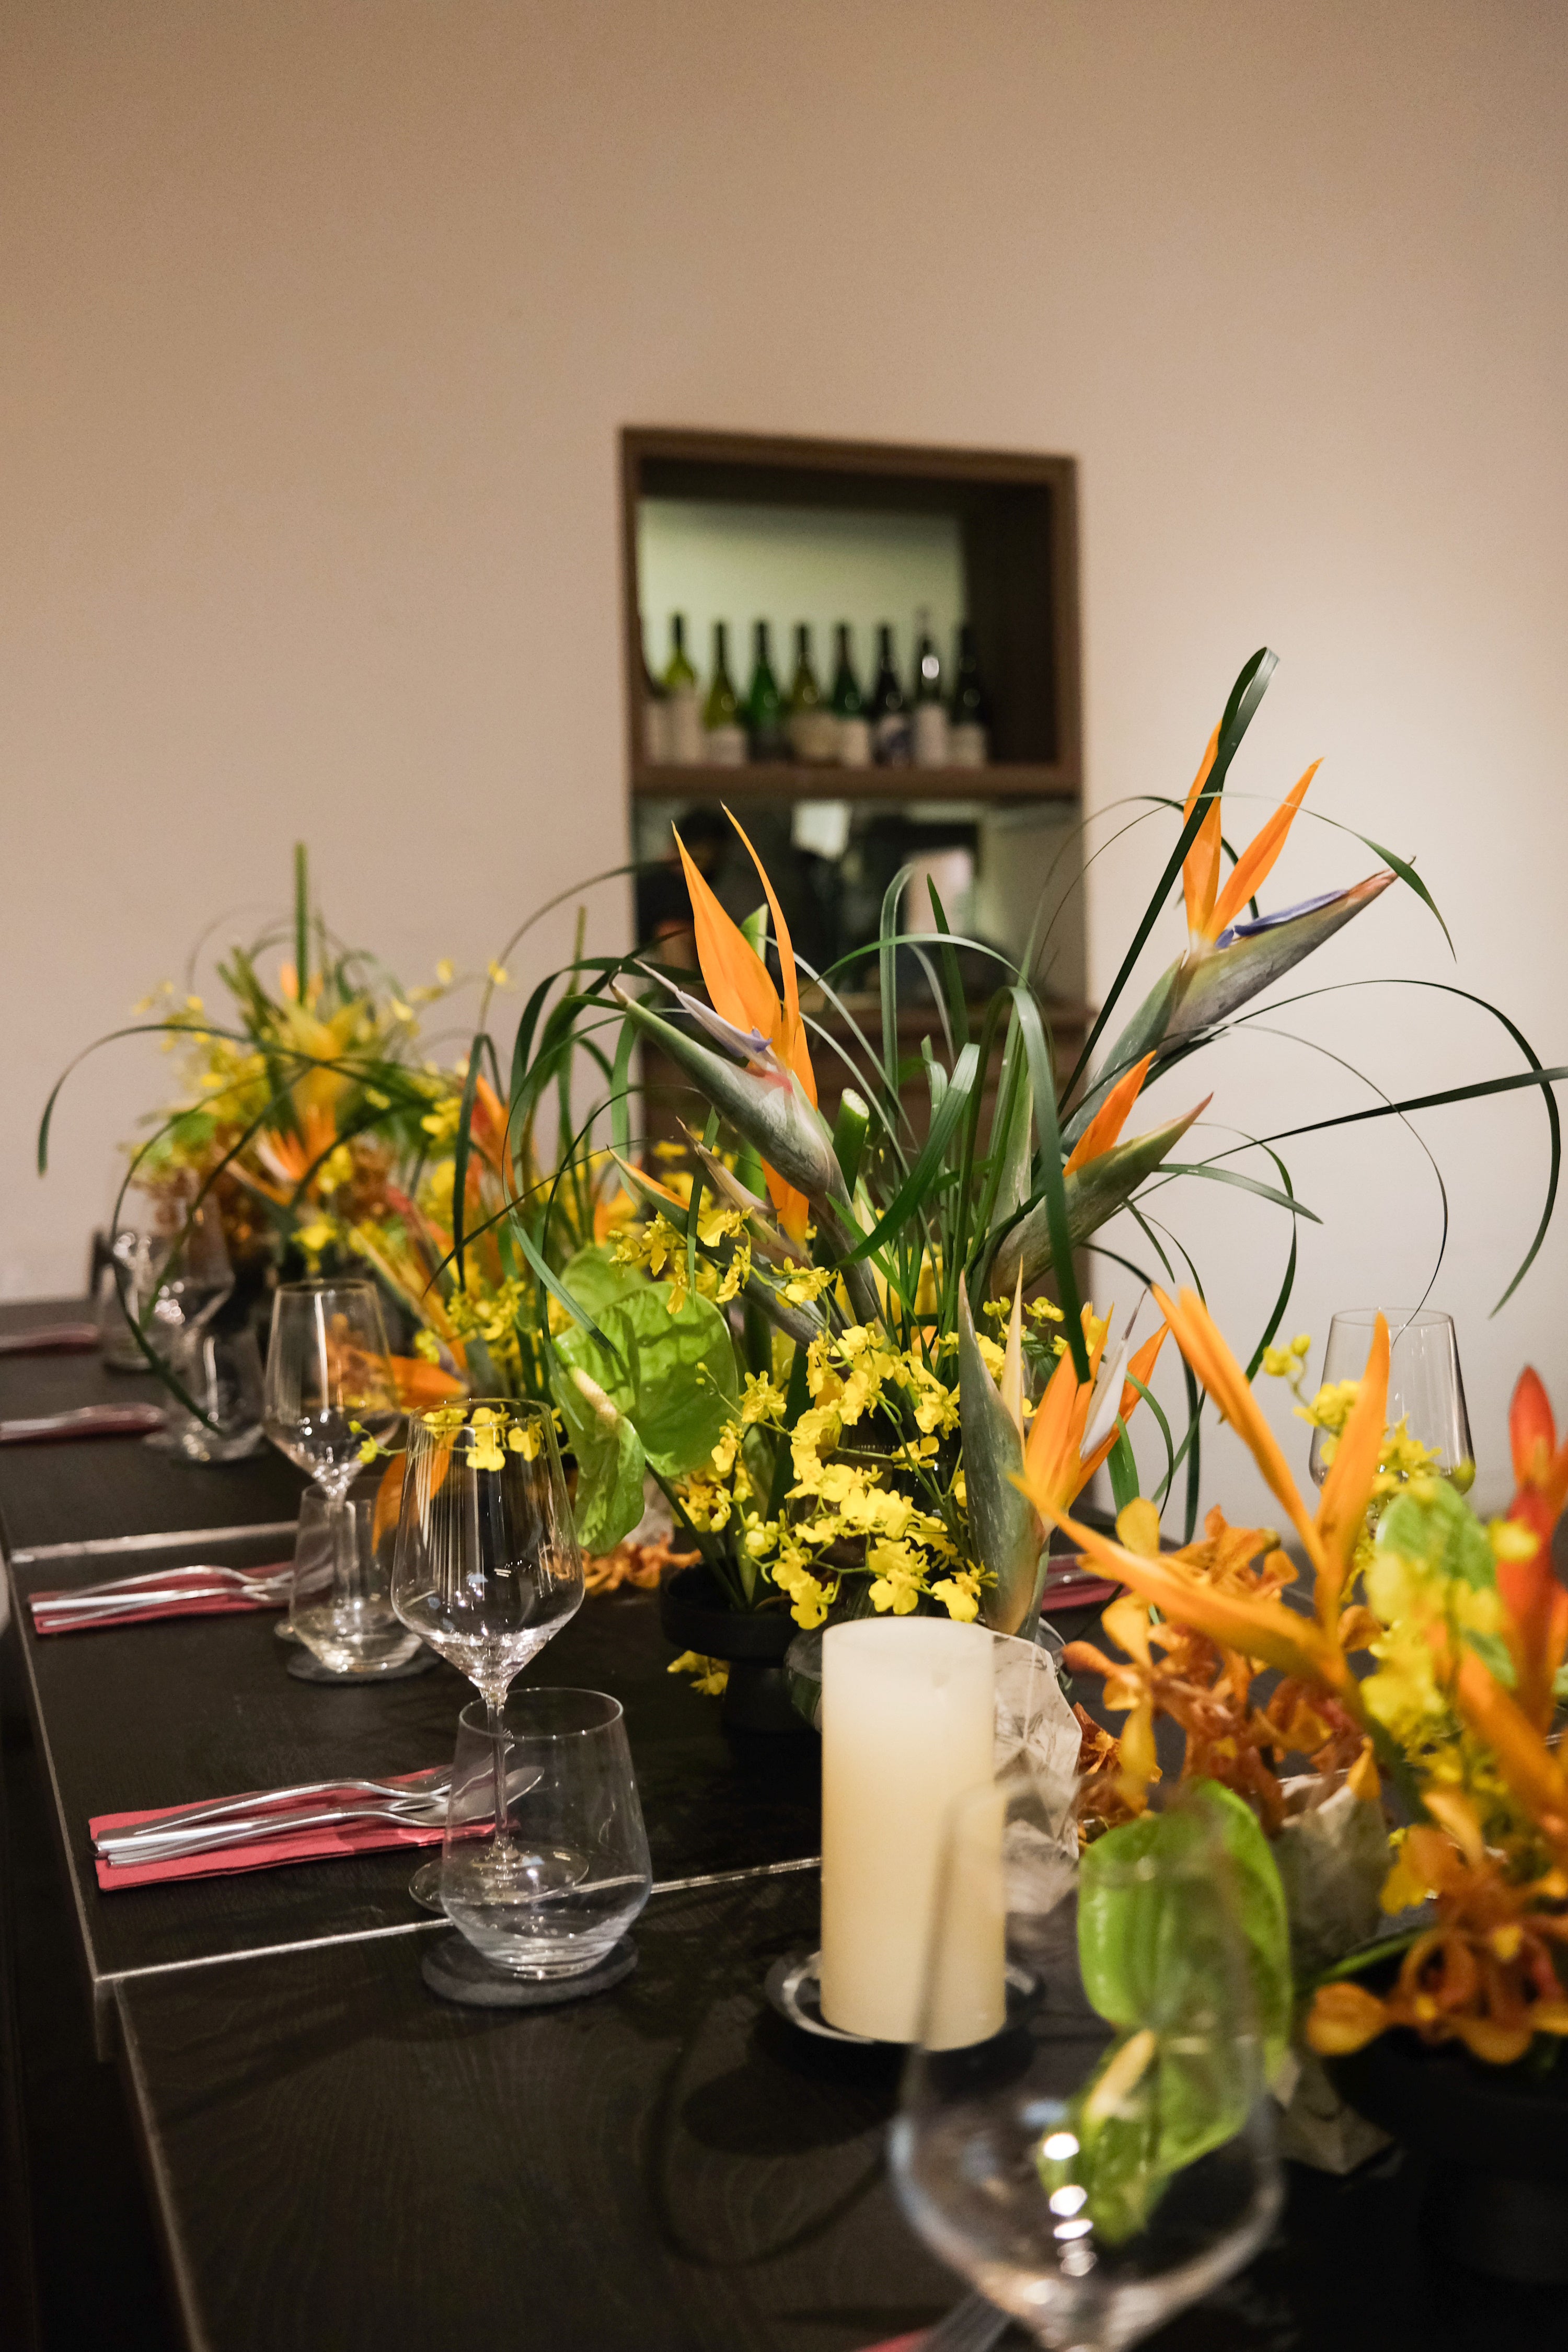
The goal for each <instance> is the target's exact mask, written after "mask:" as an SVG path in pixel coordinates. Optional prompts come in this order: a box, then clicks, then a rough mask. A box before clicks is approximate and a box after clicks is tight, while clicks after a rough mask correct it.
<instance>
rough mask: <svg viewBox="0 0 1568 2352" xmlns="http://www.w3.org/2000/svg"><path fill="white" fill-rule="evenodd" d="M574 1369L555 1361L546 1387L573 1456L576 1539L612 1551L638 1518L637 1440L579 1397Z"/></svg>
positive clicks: (618, 1416)
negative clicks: (562, 1424) (557, 1408)
mask: <svg viewBox="0 0 1568 2352" xmlns="http://www.w3.org/2000/svg"><path fill="white" fill-rule="evenodd" d="M574 1336H577V1335H574ZM590 1344H591V1343H590ZM576 1369H579V1368H577V1367H574V1366H573V1365H571V1364H569V1363H566V1362H564V1361H563V1360H560V1359H559V1358H557V1360H556V1361H555V1363H554V1364H553V1365H552V1374H551V1387H552V1391H553V1392H554V1397H555V1402H556V1404H557V1405H558V1406H559V1408H560V1412H561V1418H562V1420H563V1422H564V1423H565V1424H566V1434H567V1436H568V1438H569V1439H570V1440H571V1444H572V1451H573V1453H574V1454H575V1455H576V1457H577V1501H576V1508H575V1511H574V1519H575V1523H576V1528H577V1540H578V1542H579V1543H580V1544H581V1545H582V1546H583V1548H584V1550H585V1551H593V1552H605V1551H614V1549H615V1548H616V1545H617V1544H618V1543H619V1542H620V1540H621V1538H622V1537H623V1536H626V1535H629V1534H630V1533H631V1531H632V1529H633V1528H635V1527H636V1525H637V1521H638V1520H639V1519H640V1518H641V1517H642V1513H643V1471H644V1468H645V1466H646V1465H645V1459H644V1454H643V1444H642V1440H641V1438H640V1437H639V1436H638V1435H637V1431H636V1430H635V1429H634V1428H633V1427H632V1424H631V1423H630V1422H629V1421H628V1420H627V1419H626V1416H625V1414H624V1413H621V1412H616V1411H613V1410H612V1411H610V1412H606V1411H605V1409H604V1408H603V1407H601V1406H600V1405H599V1404H598V1403H597V1402H596V1401H595V1400H594V1399H591V1398H589V1397H587V1396H585V1395H584V1392H583V1391H582V1389H581V1388H580V1387H579V1386H578V1384H577V1382H576V1381H575V1380H574V1378H573V1373H574V1370H576ZM590 1377H591V1376H590ZM611 1402H612V1406H613V1400H612V1401H611Z"/></svg>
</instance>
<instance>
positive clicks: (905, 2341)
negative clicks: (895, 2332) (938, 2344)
mask: <svg viewBox="0 0 1568 2352" xmlns="http://www.w3.org/2000/svg"><path fill="white" fill-rule="evenodd" d="M929 2333H930V2331H929V2329H927V2328H924V2327H918V2328H917V2329H916V2330H915V2332H914V2334H913V2335H912V2336H889V2338H888V2340H887V2342H886V2343H885V2344H868V2346H867V2347H866V2352H917V2347H918V2346H920V2345H921V2344H923V2343H924V2342H925V2340H926V2336H927V2335H928V2334H929Z"/></svg>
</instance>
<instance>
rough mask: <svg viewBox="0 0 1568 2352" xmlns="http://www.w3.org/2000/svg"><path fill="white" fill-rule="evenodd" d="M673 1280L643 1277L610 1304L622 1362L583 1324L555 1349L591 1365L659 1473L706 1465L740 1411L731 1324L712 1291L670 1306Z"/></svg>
mask: <svg viewBox="0 0 1568 2352" xmlns="http://www.w3.org/2000/svg"><path fill="white" fill-rule="evenodd" d="M670 1296H671V1294H670V1288H669V1285H668V1283H665V1282H649V1283H645V1284H643V1285H642V1286H641V1287H640V1288H639V1289H637V1290H634V1291H632V1292H630V1293H628V1294H627V1295H626V1297H622V1298H620V1299H619V1300H617V1301H615V1302H612V1303H611V1304H610V1305H609V1306H607V1307H606V1308H605V1313H604V1316H603V1318H602V1319H603V1321H604V1325H605V1330H606V1331H607V1333H608V1334H609V1336H610V1338H611V1339H613V1340H614V1341H615V1343H616V1347H617V1348H618V1349H620V1351H621V1356H622V1361H621V1362H620V1363H616V1361H615V1360H614V1359H613V1358H612V1357H610V1356H609V1355H608V1354H607V1353H606V1352H605V1349H602V1348H601V1347H599V1346H598V1345H597V1344H596V1343H595V1340H594V1339H592V1338H591V1337H590V1335H589V1334H588V1333H587V1332H586V1331H584V1330H576V1331H568V1332H565V1333H563V1335H562V1337H561V1338H560V1339H558V1340H557V1342H556V1349H557V1352H558V1354H559V1355H560V1356H561V1358H562V1359H563V1361H564V1362H565V1364H566V1365H567V1366H568V1367H569V1368H570V1369H571V1370H580V1371H584V1372H586V1373H587V1374H588V1375H589V1377H590V1379H592V1380H593V1381H596V1383H597V1384H598V1386H599V1387H600V1388H601V1389H603V1390H604V1391H605V1395H606V1396H607V1397H608V1398H609V1399H610V1402H612V1404H614V1405H615V1406H616V1410H617V1411H618V1412H621V1413H623V1414H625V1416H626V1419H627V1420H628V1421H629V1422H630V1423H631V1424H632V1426H633V1428H634V1429H635V1430H636V1431H637V1435H638V1437H639V1439H640V1440H641V1443H642V1446H643V1449H644V1451H645V1452H646V1454H647V1459H648V1463H649V1465H650V1467H651V1468H652V1469H654V1470H656V1471H657V1472H658V1475H659V1476H660V1477H661V1478H684V1477H686V1476H687V1475H689V1473H690V1472H691V1471H693V1470H698V1469H700V1467H701V1466H702V1465H703V1463H704V1462H706V1460H707V1459H708V1456H709V1455H710V1454H711V1453H712V1451H713V1448H714V1447H715V1445H717V1444H718V1443H719V1440H720V1438H721V1436H722V1434H723V1432H724V1426H725V1423H727V1422H728V1421H729V1420H730V1418H731V1415H732V1413H733V1412H734V1411H735V1408H736V1404H737V1402H738V1397H739V1391H738V1387H737V1384H736V1379H735V1350H734V1347H733V1345H732V1343H731V1339H730V1327H729V1325H728V1324H727V1323H726V1322H725V1320H724V1318H723V1317H722V1315H721V1314H720V1312H719V1310H718V1308H717V1307H714V1306H713V1305H712V1303H711V1302H710V1300H709V1299H706V1298H699V1297H695V1296H692V1297H688V1298H687V1300H686V1302H685V1304H684V1305H683V1306H682V1307H681V1309H680V1312H679V1315H672V1314H671V1313H670V1312H669V1300H670Z"/></svg>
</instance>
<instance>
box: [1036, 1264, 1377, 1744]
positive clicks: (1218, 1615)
mask: <svg viewBox="0 0 1568 2352" xmlns="http://www.w3.org/2000/svg"><path fill="white" fill-rule="evenodd" d="M1154 1297H1155V1300H1156V1303H1157V1304H1158V1306H1159V1307H1160V1310H1161V1312H1162V1314H1163V1316H1164V1318H1165V1320H1166V1322H1167V1323H1168V1324H1169V1326H1170V1328H1171V1329H1172V1330H1173V1332H1174V1334H1175V1338H1176V1345H1177V1346H1178V1347H1179V1348H1180V1349H1181V1351H1182V1353H1183V1355H1184V1357H1185V1358H1186V1360H1187V1361H1188V1363H1189V1364H1190V1365H1191V1366H1192V1368H1193V1370H1194V1372H1195V1373H1196V1374H1197V1376H1198V1379H1199V1380H1200V1381H1202V1383H1203V1385H1204V1387H1205V1389H1206V1390H1207V1391H1208V1393H1209V1395H1210V1396H1211V1397H1212V1398H1213V1400H1214V1402H1215V1405H1216V1406H1217V1407H1218V1409H1219V1412H1220V1413H1221V1414H1222V1416H1223V1417H1224V1419H1225V1420H1226V1421H1227V1422H1228V1423H1230V1425H1231V1427H1232V1428H1233V1429H1234V1430H1235V1431H1236V1433H1237V1436H1238V1437H1239V1438H1240V1439H1241V1440H1242V1442H1243V1444H1245V1445H1246V1446H1247V1450H1248V1452H1249V1453H1250V1454H1251V1455H1252V1458H1253V1460H1254V1461H1255V1462H1256V1463H1257V1465H1258V1469H1259V1470H1260V1471H1261V1472H1262V1474H1263V1476H1264V1479H1265V1481H1266V1483H1267V1485H1268V1488H1269V1491H1270V1492H1271V1493H1272V1494H1273V1495H1274V1496H1275V1498H1276V1500H1277V1501H1278V1502H1279V1504H1280V1505H1281V1506H1282V1507H1283V1509H1284V1511H1285V1513H1286V1516H1287V1517H1288V1518H1289V1522H1290V1525H1291V1526H1292V1528H1294V1529H1295V1531H1296V1534H1297V1535H1298V1537H1299V1538H1300V1542H1301V1546H1302V1549H1304V1550H1305V1552H1306V1554H1307V1558H1308V1559H1309V1561H1310V1564H1311V1568H1312V1571H1313V1577H1314V1583H1315V1601H1316V1613H1315V1618H1307V1617H1304V1616H1302V1615H1301V1614H1300V1613H1299V1612H1297V1611H1295V1610H1292V1609H1288V1608H1286V1607H1285V1605H1284V1603H1283V1602H1281V1601H1276V1600H1274V1599H1272V1598H1268V1597H1263V1598H1258V1597H1256V1596H1253V1595H1250V1594H1247V1593H1244V1592H1235V1591H1225V1590H1223V1589H1221V1588H1220V1587H1217V1586H1215V1585H1213V1584H1206V1583H1202V1582H1199V1581H1198V1580H1197V1579H1196V1578H1195V1577H1194V1576H1193V1575H1192V1574H1191V1573H1190V1572H1188V1571H1187V1570H1184V1567H1183V1565H1182V1562H1181V1559H1180V1557H1179V1556H1174V1557H1169V1558H1151V1557H1149V1556H1148V1555H1147V1554H1146V1553H1142V1552H1137V1551H1133V1550H1131V1549H1129V1547H1128V1546H1127V1545H1126V1544H1124V1543H1121V1542H1118V1541H1116V1540H1115V1539H1113V1538H1111V1537H1109V1536H1103V1535H1101V1534H1100V1533H1099V1531H1098V1530H1097V1529H1096V1528H1089V1527H1085V1526H1083V1525H1081V1524H1080V1523H1079V1521H1077V1520H1075V1519H1072V1518H1069V1517H1068V1515H1067V1512H1066V1509H1065V1507H1064V1506H1063V1504H1062V1502H1061V1501H1060V1500H1059V1499H1058V1496H1056V1495H1055V1494H1053V1493H1052V1492H1051V1490H1050V1487H1049V1486H1048V1485H1047V1483H1046V1481H1045V1480H1044V1479H1042V1478H1039V1477H1038V1476H1037V1475H1033V1473H1032V1470H1031V1467H1030V1465H1026V1471H1025V1477H1024V1481H1023V1485H1024V1490H1025V1492H1026V1494H1027V1495H1028V1496H1029V1498H1030V1500H1031V1501H1032V1502H1033V1503H1034V1505H1035V1507H1036V1508H1037V1510H1038V1511H1039V1512H1040V1514H1041V1516H1042V1517H1045V1518H1048V1519H1051V1520H1053V1521H1054V1522H1055V1524H1056V1525H1057V1526H1058V1527H1059V1528H1062V1529H1063V1530H1064V1531H1065V1532H1066V1533H1067V1534H1068V1536H1069V1537H1070V1538H1072V1541H1073V1542H1074V1543H1075V1544H1076V1545H1077V1546H1078V1548H1079V1550H1080V1551H1083V1552H1085V1553H1087V1554H1088V1556H1089V1558H1090V1559H1095V1560H1098V1561H1099V1562H1100V1565H1101V1566H1102V1567H1103V1568H1104V1569H1106V1570H1107V1571H1108V1572H1109V1573H1110V1575H1112V1576H1113V1577H1115V1578H1116V1580H1117V1581H1118V1582H1119V1583H1122V1584H1126V1585H1128V1586H1130V1587H1131V1590H1132V1591H1134V1592H1136V1593H1137V1594H1138V1595H1139V1597H1140V1599H1141V1600H1142V1601H1148V1602H1151V1603H1152V1605H1153V1606H1154V1607H1156V1608H1157V1609H1159V1610H1160V1612H1162V1614H1163V1615H1164V1616H1166V1617H1173V1618H1175V1619H1177V1620H1178V1621H1179V1622H1181V1623H1183V1624H1187V1625H1192V1626H1194V1627H1195V1628H1196V1629H1197V1631H1198V1632H1199V1633H1206V1634H1208V1636H1209V1637H1210V1639H1211V1640H1213V1641H1215V1642H1217V1643H1220V1644H1221V1646H1222V1647H1223V1648H1226V1649H1228V1650H1237V1651H1240V1652H1241V1653H1242V1654H1244V1655H1246V1656H1248V1657H1253V1658H1259V1659H1262V1660H1263V1661H1264V1662H1265V1663H1266V1664H1268V1665H1272V1666H1278V1667H1279V1669H1280V1671H1281V1672H1282V1673H1284V1674H1286V1675H1291V1676H1293V1677H1294V1678H1296V1679H1298V1680H1300V1681H1302V1682H1308V1683H1316V1684H1317V1685H1319V1686H1320V1687H1321V1688H1324V1689H1327V1690H1329V1691H1330V1692H1331V1693H1332V1695H1333V1696H1334V1697H1335V1698H1336V1699H1337V1700H1338V1701H1339V1702H1340V1704H1341V1706H1343V1707H1344V1708H1345V1710H1346V1712H1347V1713H1348V1714H1349V1715H1350V1716H1351V1717H1352V1718H1353V1719H1354V1720H1355V1721H1356V1722H1357V1723H1364V1721H1365V1711H1364V1708H1363V1705H1362V1701H1361V1697H1360V1695H1359V1691H1358V1689H1357V1685H1356V1678H1355V1676H1354V1675H1353V1674H1352V1671H1351V1667H1350V1665H1349V1663H1348V1661H1347V1659H1346V1657H1345V1653H1344V1649H1343V1646H1342V1642H1341V1639H1340V1632H1339V1621H1340V1603H1341V1600H1342V1595H1343V1592H1344V1588H1345V1583H1346V1580H1347V1578H1348V1576H1349V1573H1350V1568H1351V1563H1352V1559H1353V1557H1354V1554H1355V1548H1356V1543H1357V1539H1358V1538H1359V1536H1360V1534H1361V1528H1362V1521H1363V1518H1364V1517H1365V1514H1366V1507H1367V1503H1368V1501H1369V1500H1370V1498H1371V1496H1372V1491H1373V1481H1374V1480H1375V1478H1376V1476H1377V1468H1378V1461H1379V1457H1380V1455H1381V1453H1382V1450H1383V1435H1384V1413H1385V1412H1386V1409H1387V1403H1388V1326H1387V1324H1386V1323H1385V1322H1384V1318H1383V1317H1382V1316H1381V1315H1379V1316H1378V1318H1376V1322H1375V1324H1374V1326H1373V1341H1372V1352H1371V1354H1370V1355H1369V1356H1368V1359H1367V1366H1366V1371H1365V1373H1364V1375H1363V1380H1362V1383H1361V1394H1360V1396H1359V1397H1358V1399H1357V1401H1356V1404H1355V1407H1354V1410H1353V1411H1352V1413H1351V1416H1350V1419H1349V1420H1348V1421H1347V1422H1346V1423H1345V1426H1344V1431H1343V1433H1342V1436H1341V1439H1340V1444H1339V1446H1338V1449H1337V1451H1336V1453H1335V1455H1334V1460H1333V1465H1332V1466H1331V1469H1330V1472H1329V1475H1328V1476H1327V1478H1326V1479H1325V1480H1324V1483H1323V1490H1322V1494H1321V1497H1320V1499H1319V1503H1318V1508H1317V1510H1316V1512H1315V1513H1313V1512H1310V1511H1309V1510H1308V1508H1307V1506H1306V1504H1305V1503H1304V1502H1303V1501H1302V1499H1301V1496H1300V1492H1299V1491H1298V1489H1297V1486H1296V1483H1295V1480H1294V1479H1293V1478H1292V1477H1291V1475H1290V1473H1289V1469H1288V1467H1287V1466H1286V1462H1285V1457H1284V1454H1282V1453H1281V1451H1280V1448H1279V1440H1278V1439H1277V1438H1276V1437H1275V1435H1274V1433H1273V1431H1272V1430H1271V1429H1270V1428H1269V1426H1268V1422H1267V1421H1266V1420H1265V1418H1264V1415H1263V1412H1262V1411H1261V1408H1260V1407H1259V1406H1258V1402H1257V1401H1256V1399H1255V1398H1254V1396H1253V1394H1252V1391H1251V1389H1250V1388H1249V1387H1248V1386H1247V1375H1246V1373H1245V1372H1244V1371H1243V1370H1242V1368H1241V1366H1240V1365H1239V1364H1238V1363H1237V1360H1236V1358H1235V1357H1234V1356H1233V1355H1232V1354H1231V1351H1230V1349H1229V1348H1228V1347H1227V1346H1226V1342H1225V1339H1224V1338H1223V1337H1222V1335H1221V1333H1220V1330H1219V1328H1218V1326H1217V1325H1216V1324H1215V1320H1214V1318H1213V1317H1212V1316H1211V1315H1210V1313H1209V1311H1208V1309H1207V1307H1205V1305H1204V1302H1203V1300H1202V1299H1201V1298H1200V1297H1198V1296H1197V1294H1196V1292H1195V1291H1192V1290H1184V1291H1183V1292H1182V1293H1181V1294H1180V1297H1179V1298H1176V1299H1171V1298H1169V1297H1167V1296H1166V1294H1165V1293H1164V1292H1163V1290H1161V1289H1159V1288H1158V1287H1157V1286H1156V1288H1155V1290H1154ZM1043 1410H1044V1408H1043V1406H1042V1411H1043Z"/></svg>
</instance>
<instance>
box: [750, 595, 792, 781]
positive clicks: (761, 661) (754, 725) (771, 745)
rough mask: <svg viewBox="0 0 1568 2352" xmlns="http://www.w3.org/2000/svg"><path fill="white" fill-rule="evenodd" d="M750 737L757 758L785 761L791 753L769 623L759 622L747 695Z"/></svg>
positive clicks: (751, 746) (756, 759)
mask: <svg viewBox="0 0 1568 2352" xmlns="http://www.w3.org/2000/svg"><path fill="white" fill-rule="evenodd" d="M746 736H747V741H748V746H749V749H750V751H751V756H752V759H753V760H755V761H773V760H783V759H784V758H785V757H786V755H787V752H788V748H789V747H788V744H787V741H786V740H785V736H784V697H783V695H782V694H780V692H779V682H778V680H777V678H776V677H774V676H773V659H772V656H771V655H770V654H769V651H768V625H767V623H766V622H765V621H759V622H758V623H757V625H756V652H755V656H754V658H753V660H752V683H751V686H750V688H748V690H747V694H746Z"/></svg>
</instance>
